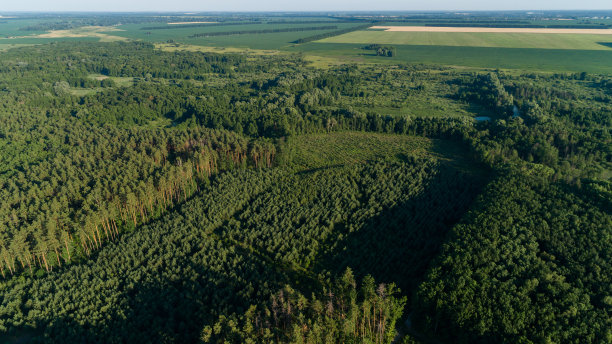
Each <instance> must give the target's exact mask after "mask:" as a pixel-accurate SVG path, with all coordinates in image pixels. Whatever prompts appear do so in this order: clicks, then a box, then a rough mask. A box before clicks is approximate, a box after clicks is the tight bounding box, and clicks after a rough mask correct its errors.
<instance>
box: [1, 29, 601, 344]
mask: <svg viewBox="0 0 612 344" xmlns="http://www.w3.org/2000/svg"><path fill="white" fill-rule="evenodd" d="M107 19H108V18H104V17H100V18H96V19H95V20H107ZM75 20H77V19H75ZM88 20H94V19H88ZM134 20H138V19H137V18H134ZM344 21H348V20H347V19H344ZM301 23H303V24H307V23H311V24H314V23H321V24H323V23H322V22H321V21H316V20H312V19H310V20H308V19H307V18H306V19H302V21H301ZM330 23H332V24H333V23H336V21H330ZM234 24H235V23H234ZM355 24H356V25H358V26H356V27H352V28H348V29H342V30H339V31H342V32H337V31H333V32H331V33H329V34H325V35H327V36H326V37H329V35H331V34H333V35H336V34H341V33H346V32H349V31H351V30H357V29H359V27H360V26H362V25H364V24H363V23H362V21H360V20H355ZM66 25H72V24H66ZM186 25H194V27H197V26H196V25H201V24H186ZM232 25H233V24H232ZM368 25H370V24H368ZM483 25H484V24H483ZM517 25H519V24H517ZM237 28H238V29H237V30H235V31H231V32H230V31H227V32H221V31H219V32H218V33H217V34H219V35H220V34H223V35H226V34H227V35H229V34H240V33H241V32H242V31H240V29H239V28H240V27H239V26H238V27H237ZM319 28H320V27H319V26H313V27H308V26H296V27H293V28H292V29H286V30H294V31H307V30H315V29H317V30H318V29H319ZM26 29H28V28H26ZM29 29H31V30H34V29H35V28H29ZM149 29H150V30H158V29H160V30H163V29H165V27H163V26H159V27H155V26H151V27H150V28H149ZM270 30H279V29H270ZM283 30H285V29H283ZM244 32H246V33H256V32H251V31H244ZM203 34H205V33H203ZM307 35H308V33H307V32H305V34H304V36H305V37H304V38H303V39H302V42H307V41H309V40H318V39H321V38H325V37H307ZM318 36H321V35H318ZM361 49H362V50H363V49H367V50H372V52H374V53H377V54H378V52H380V54H379V55H381V59H382V60H385V61H387V60H389V59H387V58H383V56H385V57H386V56H392V55H393V54H395V48H394V47H393V46H384V45H376V44H375V45H371V46H367V47H365V48H364V47H362V48H361ZM389 54H391V55H389ZM0 61H1V62H0V99H1V102H0V118H1V119H2V120H0V199H1V200H2V201H1V202H0V272H1V276H0V342H6V343H23V342H28V343H29V342H31V343H66V342H70V343H126V342H128V343H333V342H336V343H607V342H612V317H611V313H612V211H611V210H612V184H611V180H610V178H611V177H612V173H611V170H612V136H611V127H612V116H611V114H612V76H610V75H606V74H595V73H586V72H580V71H577V72H575V73H562V72H559V73H542V72H537V71H505V70H491V69H481V70H475V69H466V68H454V67H445V66H437V65H427V64H409V63H396V62H393V61H392V62H385V63H384V64H379V65H378V64H361V63H359V62H358V61H356V62H349V63H345V64H336V65H330V66H326V67H324V68H323V67H320V66H317V65H313V64H312V63H311V62H309V61H308V60H307V59H306V58H305V57H304V56H303V55H300V54H249V53H244V52H242V53H234V52H226V53H222V54H220V53H215V52H203V51H187V50H176V51H165V50H163V49H159V48H158V47H157V46H156V45H154V44H151V43H146V42H104V43H103V42H78V43H74V42H57V43H50V44H44V45H36V46H27V47H19V48H14V49H10V50H7V51H4V52H1V53H0ZM481 117H485V118H484V119H482V118H481Z"/></svg>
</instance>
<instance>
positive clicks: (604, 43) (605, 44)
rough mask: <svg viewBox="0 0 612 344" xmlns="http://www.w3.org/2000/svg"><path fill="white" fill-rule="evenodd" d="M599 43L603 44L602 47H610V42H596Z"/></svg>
mask: <svg viewBox="0 0 612 344" xmlns="http://www.w3.org/2000/svg"><path fill="white" fill-rule="evenodd" d="M597 44H599V45H603V46H604V47H608V48H612V42H597Z"/></svg>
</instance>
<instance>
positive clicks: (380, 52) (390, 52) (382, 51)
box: [363, 44, 396, 57]
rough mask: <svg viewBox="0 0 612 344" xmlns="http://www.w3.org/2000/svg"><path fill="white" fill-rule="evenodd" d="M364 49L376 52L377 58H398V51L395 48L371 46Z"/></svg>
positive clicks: (378, 45)
mask: <svg viewBox="0 0 612 344" xmlns="http://www.w3.org/2000/svg"><path fill="white" fill-rule="evenodd" d="M363 49H365V50H374V51H376V56H386V57H393V56H396V49H395V47H393V46H384V45H380V44H370V45H367V46H365V47H363Z"/></svg>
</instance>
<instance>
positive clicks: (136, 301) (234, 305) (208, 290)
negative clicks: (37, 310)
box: [0, 254, 287, 344]
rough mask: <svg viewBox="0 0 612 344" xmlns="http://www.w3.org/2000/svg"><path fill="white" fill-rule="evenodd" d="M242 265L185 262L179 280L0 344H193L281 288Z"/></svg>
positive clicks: (252, 261)
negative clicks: (222, 318)
mask: <svg viewBox="0 0 612 344" xmlns="http://www.w3.org/2000/svg"><path fill="white" fill-rule="evenodd" d="M241 255H242V254H241ZM243 259H244V262H243V263H242V264H241V269H240V268H239V269H237V271H235V272H231V273H220V272H218V271H214V270H213V269H210V268H207V267H205V266H204V265H203V264H200V263H198V262H194V261H191V260H190V262H189V263H188V264H185V268H182V270H183V271H181V272H182V273H183V274H182V275H181V276H180V277H179V278H176V279H173V278H167V277H168V276H164V277H166V278H159V279H158V280H153V281H150V282H143V283H138V284H135V285H134V286H133V287H132V286H131V287H128V286H127V285H125V286H124V288H123V290H122V293H121V294H120V295H112V294H111V295H110V296H111V297H110V299H108V298H106V297H104V296H101V297H100V299H98V300H85V301H86V302H90V303H91V302H94V303H96V304H98V305H99V306H98V308H97V309H95V310H93V311H92V312H89V314H88V316H86V317H83V314H78V315H77V314H75V315H74V316H59V317H52V318H50V319H48V320H41V321H40V323H38V324H36V326H35V327H31V326H22V327H19V328H12V329H11V330H10V331H9V333H7V334H6V335H4V336H3V337H0V341H1V342H2V343H11V344H18V343H87V344H97V343H100V344H107V343H198V342H199V338H200V333H201V331H202V329H203V327H204V326H206V325H213V324H214V323H215V322H216V320H217V318H218V316H219V315H223V314H225V315H227V314H232V313H243V312H244V311H246V309H247V308H248V307H249V305H251V304H254V303H257V302H261V301H264V300H267V298H268V297H269V293H270V292H273V291H276V290H278V289H280V288H281V287H282V285H284V284H285V283H287V277H286V275H284V274H283V273H282V272H275V271H270V268H269V267H268V266H267V265H266V264H265V263H264V262H262V261H261V260H259V259H256V258H253V257H251V256H250V255H243ZM245 268H248V271H246V270H245ZM230 276H231V277H230ZM258 276H266V277H267V278H265V279H264V278H262V277H259V281H258V282H259V283H253V282H254V281H255V280H256V278H258ZM148 277H149V278H155V277H154V276H148ZM160 277H161V276H160ZM264 282H265V283H264ZM82 301H84V300H78V299H77V300H70V301H69V302H65V304H64V306H65V307H72V306H75V307H79V304H80V302H82ZM91 324H96V325H91Z"/></svg>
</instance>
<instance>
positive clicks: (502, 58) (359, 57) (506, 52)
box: [288, 42, 612, 73]
mask: <svg viewBox="0 0 612 344" xmlns="http://www.w3.org/2000/svg"><path fill="white" fill-rule="evenodd" d="M396 48H397V56H395V57H392V58H389V57H378V56H375V55H374V54H372V53H371V52H370V51H368V50H364V49H363V44H350V43H318V42H316V43H309V44H304V45H300V46H295V47H291V48H289V49H288V50H289V51H300V52H303V53H304V54H312V55H320V56H325V57H335V58H338V59H342V60H343V61H346V62H351V63H365V62H377V63H388V64H395V63H401V62H407V63H424V64H442V65H447V66H463V67H471V68H492V69H523V70H531V71H545V72H582V71H585V72H592V73H611V72H612V63H610V61H612V49H609V50H607V51H606V50H569V49H525V48H492V47H453V46H440V45H397V46H396Z"/></svg>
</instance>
